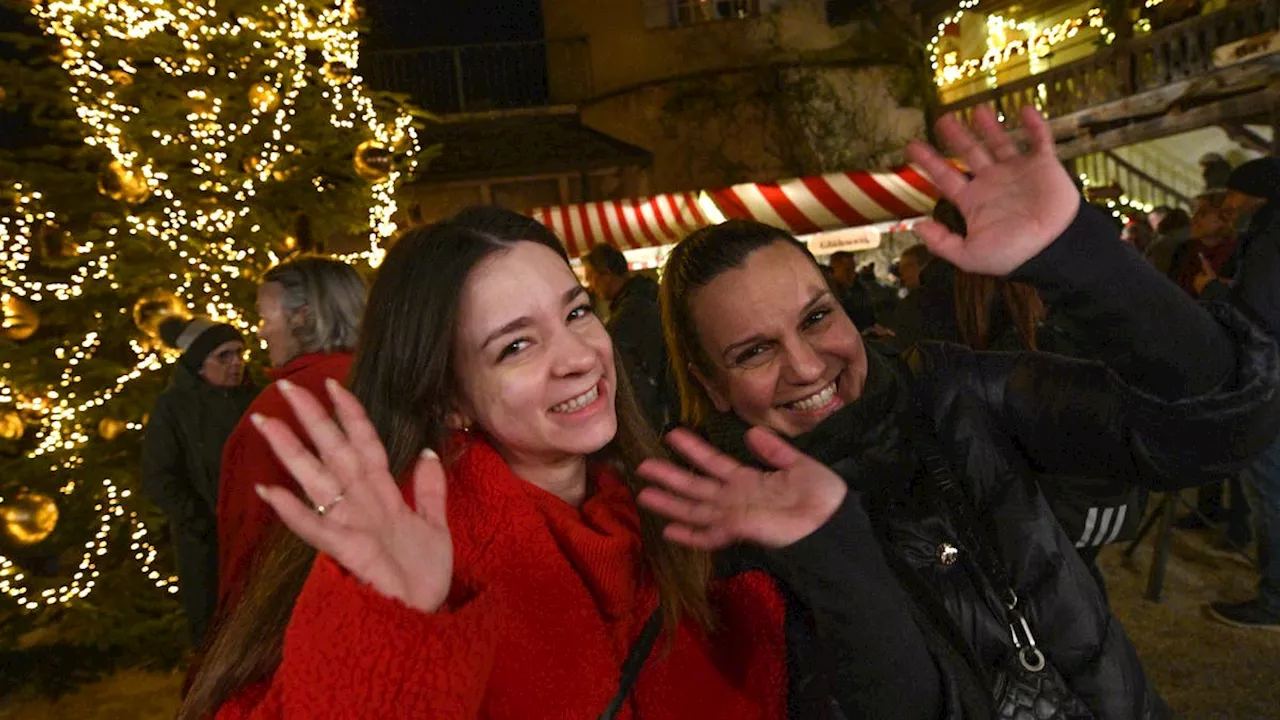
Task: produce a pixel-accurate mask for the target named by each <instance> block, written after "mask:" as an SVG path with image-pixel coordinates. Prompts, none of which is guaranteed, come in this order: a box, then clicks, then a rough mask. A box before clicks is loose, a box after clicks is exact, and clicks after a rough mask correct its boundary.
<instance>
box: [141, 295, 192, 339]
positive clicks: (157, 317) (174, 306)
mask: <svg viewBox="0 0 1280 720" xmlns="http://www.w3.org/2000/svg"><path fill="white" fill-rule="evenodd" d="M186 314H187V307H186V306H185V305H183V304H182V301H181V300H179V299H178V296H177V295H174V294H173V293H171V292H169V291H168V290H165V289H163V288H156V289H155V290H152V291H150V292H148V293H146V294H145V295H143V296H142V297H140V298H138V300H137V302H135V303H134V304H133V324H134V325H137V326H138V329H139V330H141V331H142V332H144V333H146V334H147V335H148V336H150V337H152V338H157V337H159V336H160V323H161V321H163V320H164V319H165V318H168V317H174V316H178V317H182V316H185V315H186Z"/></svg>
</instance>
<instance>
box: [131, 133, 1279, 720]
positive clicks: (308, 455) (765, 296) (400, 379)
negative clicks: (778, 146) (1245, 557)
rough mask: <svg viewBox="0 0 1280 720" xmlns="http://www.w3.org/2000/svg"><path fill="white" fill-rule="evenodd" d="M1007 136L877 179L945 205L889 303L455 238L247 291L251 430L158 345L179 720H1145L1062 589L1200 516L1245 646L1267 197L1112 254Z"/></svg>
mask: <svg viewBox="0 0 1280 720" xmlns="http://www.w3.org/2000/svg"><path fill="white" fill-rule="evenodd" d="M1022 121H1023V124H1024V126H1025V127H1026V129H1027V138H1028V143H1029V147H1028V148H1026V149H1022V148H1019V147H1018V146H1017V145H1016V144H1015V143H1014V141H1013V139H1012V138H1011V137H1010V136H1009V135H1007V134H1006V133H1005V131H1004V130H1003V128H1002V127H1001V125H1000V123H999V122H998V121H997V119H996V117H995V116H994V114H992V113H990V112H984V111H982V110H979V111H977V112H976V113H975V118H974V124H973V125H972V126H964V125H962V124H961V123H960V122H959V121H958V120H957V119H955V118H953V117H945V118H943V119H942V120H941V121H940V122H939V124H938V128H937V130H938V135H939V137H940V138H941V139H942V141H943V142H944V143H946V145H947V146H948V148H949V149H950V150H951V151H952V152H953V153H955V154H957V155H959V156H961V157H962V158H963V159H964V161H965V163H966V165H967V167H968V168H969V169H970V173H969V174H967V175H966V174H962V173H960V172H958V171H957V170H956V169H955V168H954V167H953V166H952V165H950V164H948V163H947V162H946V161H945V160H944V159H943V158H942V156H941V155H939V153H938V152H937V151H936V150H934V149H933V148H931V147H929V146H927V145H923V144H920V143H915V144H913V145H912V146H911V147H910V148H909V150H908V153H909V155H910V156H911V159H912V160H913V161H914V162H916V163H918V164H919V165H920V166H921V167H923V168H924V169H925V170H926V171H927V172H928V173H929V174H930V175H931V177H932V178H933V180H934V182H935V183H936V184H937V186H938V187H939V189H940V190H941V192H942V194H943V195H944V197H945V198H946V199H945V200H944V201H942V202H940V203H939V205H938V207H937V209H936V210H935V211H934V218H933V219H932V220H930V221H926V222H923V223H921V224H920V225H918V226H917V228H916V231H917V233H918V234H919V235H920V236H921V237H922V239H923V240H924V244H922V245H920V246H917V247H913V248H911V249H910V250H908V251H907V252H905V253H903V256H902V258H901V259H900V260H899V264H898V267H897V273H898V275H899V276H900V278H901V286H902V289H901V290H899V289H897V288H889V287H886V286H885V285H884V284H882V283H880V282H878V281H877V280H876V279H875V276H874V274H871V273H868V272H866V269H865V268H859V267H858V266H857V262H856V260H857V259H856V256H852V255H837V256H836V257H833V258H831V264H830V266H829V267H828V266H823V265H821V264H819V262H818V261H817V260H815V258H814V257H813V256H812V255H811V254H810V253H809V251H808V250H807V248H806V246H805V245H804V244H803V243H801V242H800V241H798V240H796V239H795V238H794V237H792V236H790V235H788V234H787V233H785V232H783V231H781V230H778V229H777V228H774V227H771V226H768V225H763V224H759V223H754V222H748V221H729V222H726V223H721V224H719V225H714V226H710V227H707V228H704V229H701V230H698V231H696V232H694V233H693V234H692V235H690V236H689V237H687V238H685V239H684V240H683V241H681V242H680V243H679V244H678V245H677V246H676V247H675V248H674V250H673V251H672V253H671V255H670V258H669V259H668V261H667V263H666V265H665V267H664V269H663V272H662V277H661V281H660V283H659V282H655V281H654V279H652V278H651V277H647V276H645V275H643V274H639V273H634V272H631V271H630V269H629V268H628V266H627V263H626V259H625V257H623V256H622V254H621V253H620V252H618V251H617V250H615V249H613V248H611V247H607V246H598V247H596V248H594V249H593V250H592V251H591V252H590V253H589V254H588V255H587V256H585V257H584V258H583V267H584V270H585V280H586V282H585V284H583V283H580V282H579V280H578V278H577V276H575V274H574V272H573V270H572V267H571V264H570V259H569V258H568V257H567V255H566V253H565V250H564V247H563V246H562V245H561V243H560V242H559V241H558V239H557V238H556V237H555V235H554V234H553V233H552V232H551V231H550V230H548V229H547V228H546V227H544V226H542V225H540V224H539V223H537V222H536V221H534V220H532V219H531V218H528V217H525V216H523V215H520V214H517V213H514V212H511V211H507V210H501V209H497V208H473V209H470V210H466V211H463V212H462V213H459V214H458V215H456V216H454V217H453V218H451V219H449V220H446V221H443V222H440V223H437V224H435V225H431V226H428V227H422V228H417V229H414V230H411V231H409V232H407V233H406V234H405V235H403V236H402V237H401V238H400V239H399V240H398V241H397V243H396V244H395V245H394V247H393V248H392V249H391V250H390V251H389V254H388V256H387V258H386V261H385V262H384V263H383V265H382V267H381V268H380V270H379V271H378V273H377V276H376V279H375V280H374V282H373V284H372V286H371V287H370V288H369V289H368V292H367V300H366V288H365V285H364V283H363V282H362V280H361V279H360V277H359V276H358V275H357V274H356V273H355V271H354V270H352V269H351V268H350V267H348V266H346V265H344V264H343V263H341V262H339V261H337V260H332V259H326V258H319V257H310V256H302V257H297V258H294V259H291V260H289V261H286V262H284V263H282V264H280V265H279V266H277V267H275V268H273V269H272V270H271V271H270V272H269V273H267V274H266V275H265V276H264V278H263V281H262V285H261V288H260V290H259V294H258V313H259V315H260V318H261V320H260V326H259V334H260V336H261V338H262V340H264V341H265V343H266V345H267V346H268V348H269V355H270V360H271V365H272V367H273V368H274V369H273V370H272V382H271V384H270V385H268V386H267V387H266V388H265V389H263V390H262V391H261V392H257V390H256V388H253V387H252V386H250V385H249V384H248V382H247V381H246V379H245V373H244V357H245V341H244V338H242V337H241V336H240V335H239V334H238V333H237V332H236V331H235V330H234V329H233V328H231V327H229V326H226V325H219V324H216V323H213V322H212V321H209V320H207V319H204V318H197V319H194V320H189V321H174V323H173V324H172V325H171V326H168V327H167V328H166V329H165V337H166V340H167V341H168V342H170V344H171V345H173V346H174V347H175V348H177V349H178V350H180V351H182V357H181V360H180V362H179V363H178V366H177V368H176V370H175V377H174V382H173V386H172V387H171V389H170V390H168V391H167V392H166V393H165V394H164V395H163V396H162V397H161V399H160V401H159V403H158V405H157V409H156V411H155V413H153V419H152V422H151V424H150V425H149V426H148V436H147V460H146V468H145V469H144V470H145V472H144V474H145V475H146V478H147V479H146V489H147V491H148V493H149V494H150V495H151V496H152V497H153V498H154V499H155V501H156V502H157V504H158V505H159V506H160V507H161V508H162V509H163V510H164V511H165V512H166V513H167V514H168V515H169V517H170V520H171V527H172V534H173V536H174V539H175V543H176V545H177V548H178V557H179V574H180V578H181V583H182V594H183V599H184V604H185V607H186V608H187V611H188V615H189V618H190V621H191V627H192V637H193V641H195V643H196V645H197V647H198V648H199V651H198V654H197V658H196V660H195V661H194V662H193V664H192V669H191V672H190V675H189V680H188V686H187V687H186V689H185V691H184V694H185V697H184V701H183V707H182V710H181V713H180V717H183V718H193V719H194V718H209V717H217V718H223V719H229V718H276V717H320V716H334V717H379V718H381V717H430V718H459V719H461V718H482V717H483V718H516V717H518V718H556V719H560V718H584V719H586V718H641V717H643V718H647V719H651V718H687V717H699V718H721V717H723V718H748V719H749V718H784V717H787V718H834V719H839V718H860V717H874V718H879V717H894V718H993V717H1002V718H1004V717H1007V718H1015V717H1024V716H1025V717H1037V718H1043V719H1045V720H1048V719H1049V718H1064V719H1065V718H1101V719H1107V720H1110V719H1113V718H1114V719H1117V720H1118V719H1120V718H1167V717H1171V716H1172V715H1171V713H1170V710H1169V708H1168V707H1167V706H1166V705H1165V703H1164V702H1163V700H1162V699H1161V697H1160V694H1159V692H1158V690H1157V688H1155V687H1154V686H1153V685H1152V684H1151V683H1150V681H1149V680H1148V679H1147V677H1146V675H1145V673H1144V671H1143V668H1142V665H1141V663H1140V661H1139V659H1138V655H1137V652H1136V651H1135V649H1134V647H1133V645H1132V643H1131V642H1130V641H1129V639H1128V637H1127V636H1126V634H1125V631H1124V629H1123V627H1121V625H1120V624H1119V622H1118V621H1117V620H1116V619H1115V617H1114V616H1113V615H1112V613H1111V611H1110V609H1109V606H1108V603H1107V599H1106V593H1105V587H1104V585H1103V581H1102V577H1101V574H1100V573H1099V572H1098V570H1097V567H1096V565H1095V564H1094V559H1095V557H1096V554H1097V550H1098V548H1099V547H1100V546H1102V545H1104V544H1106V543H1109V542H1115V541H1117V540H1118V539H1120V538H1124V537H1128V536H1130V535H1131V534H1132V531H1133V529H1134V528H1135V527H1136V525H1137V523H1138V522H1139V521H1140V519H1141V516H1142V514H1143V511H1144V509H1145V496H1146V493H1147V492H1148V491H1151V490H1156V491H1177V490H1179V489H1182V488H1192V487H1199V488H1205V487H1213V486H1215V485H1221V484H1222V483H1224V482H1226V483H1231V482H1235V483H1236V486H1237V487H1239V488H1241V492H1244V491H1245V490H1248V491H1250V492H1252V493H1253V495H1252V497H1253V498H1254V505H1253V507H1254V510H1255V511H1256V512H1255V515H1256V516H1257V517H1258V518H1260V520H1259V522H1258V526H1257V529H1256V532H1255V537H1256V538H1257V541H1258V548H1259V556H1260V559H1261V575H1262V578H1263V579H1262V582H1261V583H1260V588H1259V597H1258V598H1257V599H1255V600H1253V601H1251V602H1249V603H1242V604H1235V605H1221V606H1215V608H1214V612H1215V613H1216V614H1217V615H1218V617H1219V618H1220V619H1222V620H1223V621H1224V622H1230V623H1232V624H1236V625H1239V626H1243V627H1253V628H1275V627H1280V576H1278V575H1277V572H1276V571H1277V567H1276V563H1277V560H1278V558H1277V556H1278V555H1280V553H1276V552H1275V550H1276V548H1275V547H1274V544H1275V542H1276V540H1277V539H1280V538H1277V534H1278V533H1277V528H1280V521H1278V520H1277V512H1276V510H1277V505H1278V504H1280V477H1278V473H1277V468H1278V467H1280V443H1277V437H1278V436H1280V351H1278V350H1277V347H1276V344H1275V340H1274V337H1275V334H1276V332H1277V331H1280V297H1277V292H1278V291H1277V290H1275V289H1273V288H1275V287H1276V286H1277V284H1278V283H1277V282H1276V281H1277V280H1280V256H1278V254H1280V214H1278V213H1277V212H1276V208H1277V207H1280V161H1277V160H1275V159H1274V158H1265V159H1263V160H1259V161H1254V162H1253V163H1249V164H1246V165H1244V166H1241V167H1240V168H1237V169H1236V170H1235V172H1233V173H1232V175H1231V177H1230V179H1229V180H1228V181H1227V188H1228V189H1227V190H1225V191H1223V192H1222V193H1210V194H1206V196H1205V197H1203V198H1201V199H1199V200H1198V205H1197V208H1196V213H1195V216H1194V217H1191V218H1186V217H1182V218H1181V219H1182V224H1181V225H1177V224H1176V222H1175V221H1176V220H1177V219H1178V217H1179V216H1178V214H1177V213H1176V212H1167V213H1164V218H1163V220H1162V221H1161V222H1160V223H1159V227H1158V228H1156V229H1155V231H1154V232H1155V237H1154V239H1152V240H1151V241H1150V242H1147V243H1146V245H1145V247H1144V250H1146V251H1148V252H1146V253H1145V255H1144V253H1143V252H1140V251H1139V250H1138V249H1137V248H1136V247H1135V246H1134V245H1133V244H1130V243H1126V242H1123V241H1122V240H1121V236H1120V232H1119V231H1118V229H1117V228H1116V227H1115V225H1113V223H1112V222H1111V218H1110V216H1109V215H1108V214H1106V213H1104V212H1102V211H1100V210H1098V209H1097V208H1094V207H1092V206H1091V205H1090V204H1089V203H1088V202H1086V201H1085V200H1084V198H1083V197H1082V196H1081V194H1080V190H1079V188H1078V187H1077V186H1076V185H1075V184H1074V182H1073V179H1072V178H1071V176H1070V174H1069V173H1068V172H1067V171H1066V170H1065V169H1064V168H1063V166H1062V164H1061V163H1060V162H1059V161H1058V159H1057V158H1056V156H1055V153H1054V147H1053V140H1052V137H1051V135H1050V133H1049V131H1048V128H1047V125H1046V123H1045V121H1044V119H1043V118H1042V117H1040V116H1039V115H1037V114H1036V113H1035V112H1033V111H1030V110H1028V111H1027V112H1026V113H1024V116H1023V118H1022ZM1246 217H1247V218H1248V219H1247V220H1246ZM1143 221H1144V222H1146V220H1145V219H1144V220H1143ZM1166 224H1168V231H1167V232H1164V229H1165V226H1166ZM1241 226H1243V228H1244V230H1243V232H1239V233H1237V232H1235V229H1236V228H1237V227H1241ZM1178 233H1181V235H1178ZM1126 235H1127V236H1128V237H1134V236H1135V235H1134V234H1133V233H1127V234H1126ZM1157 248H1164V249H1163V250H1162V252H1163V253H1164V254H1163V255H1159V254H1157V253H1155V252H1154V251H1155V250H1156V249H1157ZM1220 248H1230V250H1229V251H1228V250H1226V249H1220ZM1160 258H1164V259H1163V260H1161V259H1160ZM1188 258H1190V260H1189V259H1188ZM1193 261H1194V263H1196V264H1194V265H1191V264H1189V263H1192V262H1193ZM1161 263H1164V265H1163V266H1159V265H1160V264H1161ZM1158 266H1159V267H1158ZM1188 268H1190V269H1188ZM593 296H594V299H595V303H593ZM597 308H598V309H600V310H601V311H602V312H601V313H597V312H596V310H597ZM601 315H604V316H606V317H607V319H605V320H602V319H601ZM255 393H256V397H255ZM1223 438H1230V440H1229V441H1225V440H1223ZM1201 495H1202V497H1205V496H1211V493H1206V492H1204V491H1203V490H1202V491H1201ZM1259 498H1261V499H1259ZM1227 500H1228V504H1227V507H1229V508H1231V509H1233V510H1236V511H1237V512H1239V511H1240V510H1239V508H1244V507H1246V503H1245V502H1244V501H1243V500H1242V499H1240V500H1238V499H1237V498H1236V495H1234V494H1232V495H1230V496H1229V497H1228V499H1227ZM1206 515H1208V517H1207V518H1205V519H1206V520H1207V521H1210V522H1214V521H1217V520H1219V517H1218V516H1217V515H1215V514H1214V513H1211V512H1210V513H1206ZM1224 517H1225V516H1224ZM1232 539H1233V540H1239V539H1240V538H1239V537H1235V538H1232ZM1269 543H1270V544H1269Z"/></svg>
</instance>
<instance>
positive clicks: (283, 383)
mask: <svg viewBox="0 0 1280 720" xmlns="http://www.w3.org/2000/svg"><path fill="white" fill-rule="evenodd" d="M276 384H277V385H279V386H280V390H281V392H293V390H294V387H293V383H291V382H289V381H288V380H285V379H283V378H281V379H280V380H277V381H276Z"/></svg>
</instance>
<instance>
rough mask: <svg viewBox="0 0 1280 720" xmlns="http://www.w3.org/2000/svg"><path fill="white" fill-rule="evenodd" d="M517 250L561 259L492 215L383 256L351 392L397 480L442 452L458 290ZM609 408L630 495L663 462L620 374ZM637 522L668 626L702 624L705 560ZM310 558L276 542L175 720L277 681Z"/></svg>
mask: <svg viewBox="0 0 1280 720" xmlns="http://www.w3.org/2000/svg"><path fill="white" fill-rule="evenodd" d="M518 242H534V243H538V244H540V245H543V246H545V247H548V248H551V249H552V250H554V251H556V253H557V254H559V255H560V257H561V258H563V259H564V260H565V263H566V264H567V263H568V261H569V260H568V257H567V255H566V254H565V251H564V248H563V247H562V246H561V244H560V242H559V240H557V238H556V236H555V235H554V234H552V233H551V231H550V230H548V229H547V228H546V227H544V226H543V225H541V224H539V223H538V222H536V221H534V220H532V219H530V218H527V217H525V216H523V215H519V214H517V213H513V212H510V211H506V210H501V209H498V208H472V209H469V210H464V211H463V212H461V213H459V214H458V215H456V216H455V217H454V218H453V219H452V220H449V221H447V222H444V223H441V224H438V225H434V226H430V227H423V228H416V229H414V230H411V231H409V232H408V233H406V234H405V235H404V236H403V237H402V238H401V239H400V240H399V242H397V243H396V245H395V246H394V247H393V248H392V249H391V250H390V251H389V252H388V253H387V257H386V259H385V261H384V262H383V264H382V267H381V269H380V270H379V273H378V277H377V279H376V280H375V282H374V284H373V288H372V290H371V292H370V295H369V303H368V309H367V311H366V313H365V317H364V324H363V326H362V328H361V330H360V341H359V344H358V346H357V349H356V357H355V362H354V364H353V366H352V371H351V380H350V385H351V390H352V392H353V393H355V395H356V397H357V398H359V399H360V402H361V404H363V405H364V408H365V410H366V412H367V413H368V415H369V419H370V421H372V423H373V426H374V428H375V429H376V430H377V432H378V436H379V438H380V439H381V440H382V443H383V445H385V446H386V450H387V457H388V460H389V464H390V468H391V472H392V473H393V474H395V476H396V477H403V476H404V475H405V473H406V471H407V470H409V469H410V468H411V466H412V463H413V462H414V459H415V458H416V457H417V456H418V454H419V453H420V452H421V451H422V449H423V448H425V447H432V448H435V449H437V450H439V449H441V448H442V447H443V446H444V444H445V440H446V437H447V435H448V432H449V431H448V427H447V424H446V421H445V418H446V414H447V413H448V411H449V408H450V407H451V406H452V405H451V401H452V400H453V399H454V398H456V397H457V393H458V387H457V376H456V371H455V368H454V367H453V363H452V358H453V343H454V338H455V336H456V326H457V318H458V311H459V305H460V297H459V295H460V293H459V288H461V287H462V286H463V285H464V283H465V282H466V279H467V277H468V276H469V275H470V273H471V271H472V269H474V268H475V267H476V265H478V264H479V263H480V262H481V261H482V260H483V259H485V258H487V257H489V256H490V255H492V254H494V253H497V252H501V251H503V250H505V249H508V248H510V247H512V246H513V245H514V244H515V243H518ZM614 362H615V363H617V362H618V360H617V354H616V352H615V355H614ZM619 367H621V366H620V365H619ZM616 404H617V411H618V432H617V435H616V436H615V437H614V439H613V441H612V442H610V443H609V444H608V445H607V446H606V447H605V448H604V449H603V450H601V451H600V453H599V457H598V458H597V459H600V460H604V461H607V462H610V463H612V464H613V465H614V466H616V467H617V468H618V469H619V471H620V472H621V473H622V476H623V478H624V479H625V481H626V482H627V483H628V485H629V486H630V487H631V488H632V490H633V491H637V490H639V488H640V485H641V481H640V479H639V478H638V477H637V476H636V474H635V472H634V470H635V468H636V467H637V466H638V465H639V464H640V463H641V462H642V461H643V460H645V459H647V458H651V457H661V456H663V454H664V453H663V450H662V447H661V445H660V444H659V442H658V439H657V437H656V435H655V434H654V432H653V430H652V429H650V428H649V426H648V424H647V423H646V422H645V420H644V419H643V416H642V415H641V413H640V410H639V408H638V407H637V405H636V402H635V398H634V396H633V394H632V392H631V388H630V386H629V385H628V384H627V381H626V378H625V373H621V372H620V373H618V391H617V401H616ZM640 517H641V538H642V546H643V555H644V559H645V565H646V568H647V570H648V572H649V573H651V575H652V577H653V580H654V583H655V584H656V585H657V590H658V596H659V598H660V600H661V602H662V607H663V609H664V612H665V615H666V617H665V620H666V622H667V624H668V627H673V626H674V625H675V624H676V623H677V622H679V621H680V619H681V618H683V617H688V618H690V619H692V620H694V621H695V622H698V623H701V624H702V625H703V626H704V627H709V626H710V625H711V624H712V621H713V618H712V613H711V609H710V605H709V603H708V600H707V584H708V581H709V579H710V575H711V561H710V556H709V555H707V554H706V553H702V552H696V551H692V550H689V549H687V548H683V547H680V546H677V545H674V544H671V543H668V542H666V541H664V540H663V539H662V521H661V520H660V519H658V518H657V517H656V516H653V515H650V514H649V513H647V512H642V513H641V516H640ZM314 559H315V550H313V549H312V548H310V547H309V546H307V545H306V543H304V542H302V541H301V540H299V539H298V538H297V537H296V536H294V535H293V534H292V533H289V532H287V531H285V532H280V533H278V534H277V536H276V540H275V542H274V543H273V546H272V547H271V549H270V550H269V551H268V552H267V553H266V554H265V557H264V560H263V562H262V563H261V564H260V566H259V569H258V570H257V571H256V572H255V574H254V577H253V578H252V579H251V580H250V581H249V586H248V588H247V589H246V591H245V595H244V597H243V599H242V600H241V602H240V604H239V605H238V606H237V607H236V608H235V610H234V611H233V613H232V614H231V616H230V617H229V619H228V620H227V622H225V623H223V624H222V626H221V627H220V628H219V630H218V632H217V635H216V637H215V639H214V641H213V643H212V644H211V646H210V648H209V652H208V654H207V656H206V659H205V661H204V663H203V665H202V667H201V669H200V672H199V673H198V675H197V676H196V679H195V681H194V683H193V685H192V687H191V691H190V692H189V693H188V695H187V698H186V700H185V702H184V704H183V707H182V710H181V712H180V714H179V717H180V718H190V719H192V720H197V719H201V718H205V717H207V716H209V715H212V714H213V713H214V712H216V711H217V709H218V708H219V707H220V706H221V705H222V704H223V703H225V702H226V701H227V700H228V699H230V698H231V697H233V696H234V695H235V693H236V692H237V691H238V690H240V689H241V688H243V687H245V686H247V685H250V684H252V683H255V682H258V681H261V680H265V679H267V678H269V677H270V676H271V674H272V673H274V672H275V669H276V668H277V667H278V666H279V664H280V660H281V656H282V651H283V645H284V631H285V628H286V626H287V625H288V622H289V616H290V614H291V612H292V609H293V606H294V603H295V601H296V600H297V597H298V594H299V592H301V589H302V585H303V583H304V582H305V580H306V577H307V575H308V574H309V572H310V568H311V564H312V562H313V560H314Z"/></svg>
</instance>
